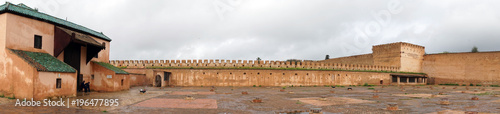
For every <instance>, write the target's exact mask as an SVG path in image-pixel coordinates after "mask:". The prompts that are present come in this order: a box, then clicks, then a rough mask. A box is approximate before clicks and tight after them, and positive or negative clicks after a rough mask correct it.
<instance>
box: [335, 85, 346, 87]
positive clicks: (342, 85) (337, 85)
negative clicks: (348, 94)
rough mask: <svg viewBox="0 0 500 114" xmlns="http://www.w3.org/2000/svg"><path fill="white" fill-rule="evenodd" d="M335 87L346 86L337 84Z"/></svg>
mask: <svg viewBox="0 0 500 114" xmlns="http://www.w3.org/2000/svg"><path fill="white" fill-rule="evenodd" d="M335 87H345V86H343V85H335Z"/></svg>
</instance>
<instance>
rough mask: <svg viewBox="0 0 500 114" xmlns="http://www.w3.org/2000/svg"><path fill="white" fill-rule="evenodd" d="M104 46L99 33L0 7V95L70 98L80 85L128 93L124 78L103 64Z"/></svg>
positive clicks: (103, 37)
mask: <svg viewBox="0 0 500 114" xmlns="http://www.w3.org/2000/svg"><path fill="white" fill-rule="evenodd" d="M110 43H111V39H110V38H109V37H107V36H106V35H104V34H102V32H97V31H95V30H92V29H89V28H87V27H84V26H81V25H78V24H75V23H73V22H69V21H66V20H64V19H60V18H57V17H54V16H51V15H48V14H45V13H42V12H39V11H38V10H37V9H36V8H31V7H29V6H26V5H25V4H22V3H20V4H13V3H10V2H6V3H5V4H3V5H0V55H4V56H0V71H5V72H2V73H0V94H3V95H5V96H8V97H19V98H27V99H29V98H34V99H37V100H40V99H45V98H53V97H67V96H76V95H77V92H81V90H82V88H83V86H81V85H82V83H83V82H90V84H89V85H90V90H92V91H120V90H125V89H129V87H130V86H129V84H128V83H129V81H128V75H129V74H128V73H127V72H125V71H123V70H121V69H119V68H117V67H115V66H113V65H109V64H108V63H109V53H110V52H109V50H110ZM115 83H120V84H115ZM108 84H110V85H108Z"/></svg>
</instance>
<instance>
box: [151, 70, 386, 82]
mask: <svg viewBox="0 0 500 114" xmlns="http://www.w3.org/2000/svg"><path fill="white" fill-rule="evenodd" d="M148 70H151V71H147V72H153V75H150V74H151V73H147V74H146V75H149V76H147V77H148V78H150V79H148V80H150V81H154V79H152V78H156V76H160V78H161V80H162V81H163V82H162V85H161V86H170V85H174V86H253V85H255V86H259V85H260V86H291V85H294V86H301V85H302V86H315V85H316V86H323V85H363V84H364V83H368V84H376V85H379V84H380V80H383V82H384V84H385V85H387V84H390V82H391V76H390V73H376V72H349V71H316V70H235V69H148ZM164 72H170V73H171V75H170V79H168V80H164V74H165V73H164ZM151 83H152V82H151Z"/></svg>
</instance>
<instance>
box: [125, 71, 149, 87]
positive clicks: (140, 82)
mask: <svg viewBox="0 0 500 114" xmlns="http://www.w3.org/2000/svg"><path fill="white" fill-rule="evenodd" d="M129 80H130V86H144V85H148V84H149V83H147V79H146V74H129Z"/></svg>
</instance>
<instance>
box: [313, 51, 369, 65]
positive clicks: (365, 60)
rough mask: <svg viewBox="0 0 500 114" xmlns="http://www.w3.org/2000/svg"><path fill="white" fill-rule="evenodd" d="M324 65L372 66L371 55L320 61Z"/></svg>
mask: <svg viewBox="0 0 500 114" xmlns="http://www.w3.org/2000/svg"><path fill="white" fill-rule="evenodd" d="M321 62H326V63H343V64H360V65H374V64H373V55H372V54H363V55H355V56H349V57H339V58H333V59H328V60H322V61H321Z"/></svg>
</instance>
